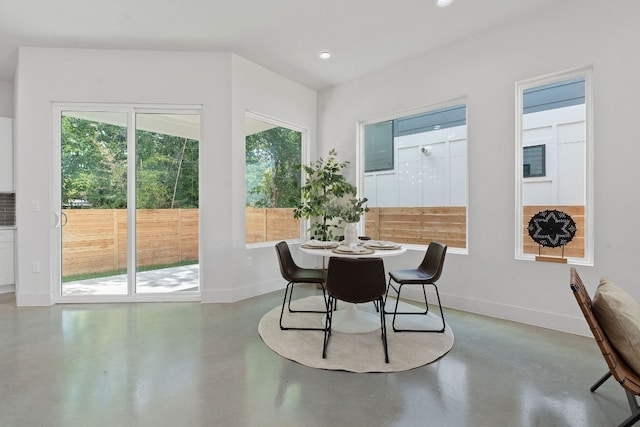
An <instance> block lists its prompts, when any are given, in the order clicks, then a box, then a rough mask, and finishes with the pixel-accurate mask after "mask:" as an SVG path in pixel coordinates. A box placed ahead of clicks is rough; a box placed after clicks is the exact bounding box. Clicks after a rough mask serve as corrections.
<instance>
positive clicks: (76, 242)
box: [62, 209, 199, 277]
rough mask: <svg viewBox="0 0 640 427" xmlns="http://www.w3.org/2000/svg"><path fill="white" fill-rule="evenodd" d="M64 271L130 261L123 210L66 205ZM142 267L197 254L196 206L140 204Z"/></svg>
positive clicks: (108, 267)
mask: <svg viewBox="0 0 640 427" xmlns="http://www.w3.org/2000/svg"><path fill="white" fill-rule="evenodd" d="M63 213H64V214H65V215H66V216H67V223H66V225H65V226H64V227H63V228H62V272H63V276H65V277H66V276H71V275H76V274H83V273H95V272H103V271H113V270H118V269H123V268H126V266H127V211H126V210H125V209H65V210H63ZM136 222H137V235H136V240H137V247H138V251H137V254H136V255H137V263H138V266H149V265H160V264H173V263H176V262H180V261H195V260H197V259H198V236H199V235H198V209H139V210H137V211H136Z"/></svg>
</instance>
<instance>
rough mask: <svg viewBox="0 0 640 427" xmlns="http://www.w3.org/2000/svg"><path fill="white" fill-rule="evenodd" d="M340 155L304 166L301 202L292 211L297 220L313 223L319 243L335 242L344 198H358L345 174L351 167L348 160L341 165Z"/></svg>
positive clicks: (310, 228) (314, 234) (311, 230)
mask: <svg viewBox="0 0 640 427" xmlns="http://www.w3.org/2000/svg"><path fill="white" fill-rule="evenodd" d="M337 155H338V152H337V151H336V150H335V149H332V150H331V151H329V157H328V158H327V160H326V161H325V160H323V159H322V158H320V159H319V160H317V161H315V162H314V163H312V164H311V165H309V166H302V168H303V170H304V172H305V173H306V176H307V178H306V181H305V185H304V186H302V189H301V190H302V201H301V203H300V204H299V205H298V207H297V208H296V209H295V210H294V211H293V215H294V218H296V219H299V218H305V219H310V220H311V225H310V227H309V232H310V234H311V237H312V238H315V239H317V240H325V241H326V240H333V239H335V238H336V237H337V236H336V235H334V231H335V230H336V229H337V228H338V225H337V224H335V222H334V220H339V219H340V217H339V216H338V209H337V206H338V202H339V200H340V199H341V198H342V197H345V196H355V195H356V188H355V187H354V186H353V185H351V184H349V183H348V182H347V181H346V180H345V177H344V175H342V171H343V170H344V169H345V168H347V167H348V166H349V162H348V161H344V162H338V161H337V159H336V157H337Z"/></svg>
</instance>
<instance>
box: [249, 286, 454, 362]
mask: <svg viewBox="0 0 640 427" xmlns="http://www.w3.org/2000/svg"><path fill="white" fill-rule="evenodd" d="M344 304H346V303H344V302H341V301H338V309H340V308H341V305H342V306H344ZM394 305H395V300H393V299H391V298H390V299H389V300H388V301H387V309H390V308H392V307H393V306H394ZM281 308H282V306H280V305H279V306H277V307H275V308H274V309H273V310H271V311H269V312H268V313H267V314H265V315H264V316H263V317H262V319H260V323H259V324H258V332H259V333H260V337H262V340H263V341H264V343H265V344H266V345H267V346H269V348H271V349H272V350H273V351H275V352H276V353H278V354H279V355H281V356H282V357H285V358H287V359H290V360H293V361H295V362H298V363H300V364H302V365H306V366H309V367H312V368H322V369H331V370H342V371H349V372H399V371H406V370H409V369H413V368H417V367H419V366H423V365H426V364H428V363H431V362H433V361H435V360H438V359H439V358H441V357H442V356H444V355H445V354H447V352H448V351H449V350H451V347H453V332H452V331H451V327H450V326H449V325H447V326H446V329H445V332H444V333H425V332H422V333H419V332H393V329H392V327H391V319H392V317H393V316H392V315H387V316H386V319H387V343H388V348H389V363H385V362H384V349H383V347H382V339H381V337H380V328H378V329H377V330H376V331H373V332H369V333H361V334H345V333H341V332H338V331H336V330H335V329H334V330H333V331H332V333H331V338H330V340H329V345H328V347H327V357H326V359H323V358H322V343H323V337H324V332H323V331H297V330H284V331H283V330H281V329H280V325H279V318H280V310H281ZM291 308H292V309H294V310H296V309H297V310H300V309H302V310H309V309H311V310H322V309H323V308H324V302H323V300H322V297H321V296H312V297H306V298H302V299H299V300H294V301H292V303H291ZM358 310H362V311H366V312H369V313H372V314H374V315H377V313H376V311H375V307H374V305H373V303H368V304H358ZM409 310H415V311H418V309H417V308H416V307H415V306H413V305H410V304H406V303H403V302H400V304H399V311H409ZM436 310H437V309H436ZM323 319H324V315H323V314H316V313H289V312H288V310H287V309H286V308H285V314H284V318H283V324H284V325H285V326H291V327H323V326H324V320H323ZM441 325H442V323H441V320H440V317H439V316H438V315H436V314H433V313H431V312H429V315H428V316H400V315H398V317H397V318H396V326H397V327H398V328H414V329H417V328H438V327H439V326H441Z"/></svg>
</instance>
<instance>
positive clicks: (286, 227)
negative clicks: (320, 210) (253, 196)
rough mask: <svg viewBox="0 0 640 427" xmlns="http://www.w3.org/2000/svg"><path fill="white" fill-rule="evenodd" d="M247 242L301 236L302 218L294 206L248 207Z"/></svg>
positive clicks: (272, 240) (273, 240)
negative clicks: (297, 217)
mask: <svg viewBox="0 0 640 427" xmlns="http://www.w3.org/2000/svg"><path fill="white" fill-rule="evenodd" d="M245 212H246V227H247V229H246V235H247V243H259V242H275V241H278V240H287V239H298V238H300V220H299V219H294V218H293V208H269V209H266V208H246V210H245Z"/></svg>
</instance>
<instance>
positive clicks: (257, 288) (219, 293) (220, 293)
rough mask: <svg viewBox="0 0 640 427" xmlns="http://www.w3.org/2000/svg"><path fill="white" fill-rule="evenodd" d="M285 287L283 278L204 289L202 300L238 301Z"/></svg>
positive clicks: (205, 301)
mask: <svg viewBox="0 0 640 427" xmlns="http://www.w3.org/2000/svg"><path fill="white" fill-rule="evenodd" d="M283 288H284V284H283V281H282V279H278V280H271V281H268V282H261V283H257V284H251V285H247V286H241V287H238V288H233V289H216V290H212V291H202V294H201V295H202V298H201V301H202V302H203V303H215V302H237V301H241V300H244V299H247V298H252V297H256V296H259V295H263V294H267V293H269V292H273V291H277V290H281V289H283Z"/></svg>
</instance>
